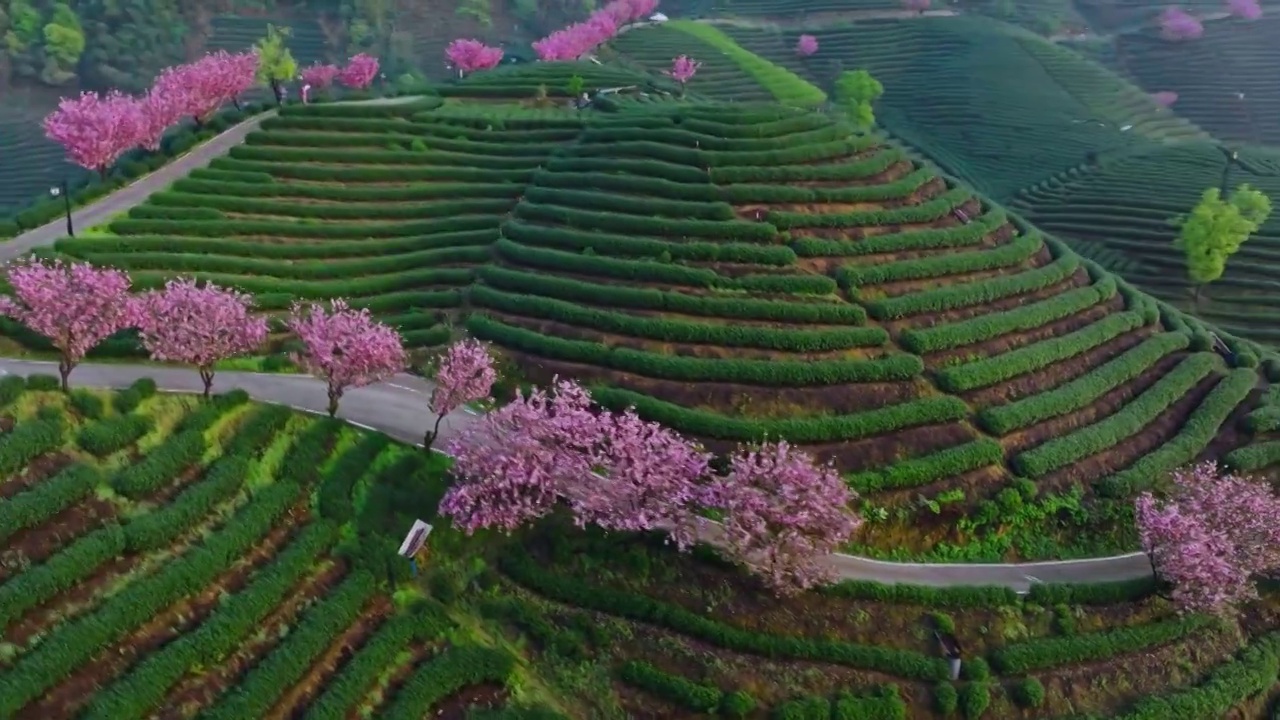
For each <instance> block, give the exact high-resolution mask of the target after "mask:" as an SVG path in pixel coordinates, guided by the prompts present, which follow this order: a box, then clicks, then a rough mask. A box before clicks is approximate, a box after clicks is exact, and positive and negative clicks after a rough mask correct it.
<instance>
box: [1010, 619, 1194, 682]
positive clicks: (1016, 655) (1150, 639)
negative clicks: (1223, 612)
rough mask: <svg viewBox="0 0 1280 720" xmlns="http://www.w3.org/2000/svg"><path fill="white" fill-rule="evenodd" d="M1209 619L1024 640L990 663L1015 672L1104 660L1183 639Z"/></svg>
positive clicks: (1171, 621)
mask: <svg viewBox="0 0 1280 720" xmlns="http://www.w3.org/2000/svg"><path fill="white" fill-rule="evenodd" d="M1208 622H1209V620H1208V619H1207V618H1205V617H1203V616H1199V615H1193V616H1189V617H1185V618H1177V619H1174V620H1164V621H1159V622H1153V623H1148V624H1145V625H1134V626H1130V627H1122V628H1115V629H1112V630H1103V631H1100V632H1092V633H1086V634H1082V635H1073V636H1070V637H1045V638H1036V639H1033V640H1024V641H1022V642H1017V643H1013V644H1011V645H1005V646H1004V647H1001V648H997V649H995V650H994V651H992V653H991V662H992V664H994V665H995V667H996V669H998V670H999V671H1000V672H1002V673H1006V674H1010V675H1012V674H1019V673H1026V672H1031V671H1033V670H1044V669H1047V668H1053V667H1057V666H1059V665H1067V664H1071V663H1080V662H1089V661H1092V660H1101V659H1103V658H1108V657H1112V656H1114V655H1121V654H1124V653H1132V652H1139V651H1142V650H1146V649H1148V648H1152V647H1155V646H1157V645H1164V644H1166V643H1170V642H1174V641H1175V640H1180V639H1182V638H1185V637H1187V636H1188V635H1190V634H1191V633H1193V632H1195V631H1197V630H1200V629H1201V628H1203V627H1205V625H1206V624H1207V623H1208Z"/></svg>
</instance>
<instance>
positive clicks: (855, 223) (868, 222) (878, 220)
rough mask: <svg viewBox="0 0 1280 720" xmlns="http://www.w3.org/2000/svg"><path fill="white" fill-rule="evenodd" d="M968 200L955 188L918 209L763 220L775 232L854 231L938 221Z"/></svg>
mask: <svg viewBox="0 0 1280 720" xmlns="http://www.w3.org/2000/svg"><path fill="white" fill-rule="evenodd" d="M971 199H972V196H971V195H970V194H969V191H968V190H965V189H963V188H956V189H953V190H949V191H947V192H946V193H944V194H942V195H939V196H938V197H936V198H932V199H930V200H927V201H925V202H923V203H920V204H918V205H907V206H905V207H899V208H889V209H882V210H858V211H853V212H847V213H822V214H817V215H811V214H808V213H797V212H784V211H780V210H771V211H769V214H768V215H767V216H766V218H765V219H766V220H767V221H768V222H770V223H773V225H774V226H775V227H777V228H778V229H779V230H793V229H796V228H856V227H867V226H880V225H897V224H903V223H925V222H932V221H934V220H937V219H938V218H941V217H943V216H945V215H947V214H948V213H950V212H952V211H953V210H955V209H956V208H958V207H960V206H961V205H964V204H965V203H966V202H968V201H969V200H971Z"/></svg>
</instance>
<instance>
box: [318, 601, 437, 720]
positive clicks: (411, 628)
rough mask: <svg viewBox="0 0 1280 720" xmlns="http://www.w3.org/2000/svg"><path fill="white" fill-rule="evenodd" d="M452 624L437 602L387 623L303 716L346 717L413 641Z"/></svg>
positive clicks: (332, 719)
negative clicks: (437, 607) (434, 604)
mask: <svg viewBox="0 0 1280 720" xmlns="http://www.w3.org/2000/svg"><path fill="white" fill-rule="evenodd" d="M449 626H450V622H449V620H448V618H447V617H446V616H445V614H444V613H443V612H442V611H440V610H438V609H436V607H435V606H433V605H424V606H422V607H418V608H414V609H413V610H410V611H409V612H407V613H404V614H401V615H397V616H395V617H393V618H392V619H390V620H388V621H387V622H385V623H383V624H382V626H381V627H379V628H378V631H377V632H376V633H375V634H374V636H373V637H372V638H370V639H369V641H368V642H367V643H365V644H364V646H363V647H361V648H360V650H359V652H357V653H356V655H355V657H354V658H352V659H351V661H350V662H348V663H347V664H346V665H345V666H344V667H343V668H342V670H341V671H340V672H339V673H338V675H337V677H335V678H333V680H332V681H331V682H329V683H327V684H326V685H325V689H324V693H323V694H321V695H320V696H319V697H318V698H316V700H315V701H314V702H312V703H311V705H310V706H308V707H307V711H306V714H305V715H303V716H302V718H303V720H346V718H347V716H348V715H349V714H350V711H351V708H352V707H353V706H354V705H355V704H356V703H358V702H360V701H361V700H362V699H363V698H364V696H365V694H366V693H367V692H368V691H369V688H370V687H372V686H373V685H374V683H375V682H377V680H378V677H379V676H380V675H381V674H382V673H383V672H384V671H385V670H386V669H387V668H388V667H391V666H392V665H394V664H395V662H396V658H397V657H398V656H399V655H400V653H401V651H403V650H404V648H405V647H406V646H408V644H409V642H410V641H412V640H414V639H422V640H427V639H431V638H434V637H435V636H437V635H439V634H441V633H443V632H445V630H447V629H448V628H449Z"/></svg>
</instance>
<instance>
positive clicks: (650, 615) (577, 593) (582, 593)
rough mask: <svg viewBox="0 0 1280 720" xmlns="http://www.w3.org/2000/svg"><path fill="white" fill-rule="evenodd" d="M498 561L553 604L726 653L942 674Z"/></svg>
mask: <svg viewBox="0 0 1280 720" xmlns="http://www.w3.org/2000/svg"><path fill="white" fill-rule="evenodd" d="M499 563H500V565H501V567H502V570H503V571H504V572H505V573H506V574H507V575H508V576H510V577H511V579H513V580H515V581H516V582H518V583H519V584H521V585H523V586H525V587H527V588H529V589H531V590H533V591H535V592H537V593H539V594H541V595H545V596H547V597H549V598H551V599H553V600H556V601H557V602H562V603H566V604H569V605H575V606H577V607H581V608H584V609H588V610H594V611H596V612H602V613H607V614H610V615H618V616H621V617H624V618H627V619H629V620H633V621H636V622H644V623H650V624H653V625H657V626H658V627H662V628H666V629H668V630H672V631H674V632H678V633H680V634H682V635H688V636H690V637H692V638H696V639H698V640H701V641H703V642H706V643H710V644H712V645H715V646H717V647H721V648H724V649H726V650H733V651H735V652H743V653H751V654H755V655H761V656H764V657H768V658H779V659H795V660H810V661H814V662H829V663H833V664H839V665H847V666H850V667H855V668H860V669H865V670H873V671H877V672H884V673H889V674H892V675H897V676H900V677H904V678H911V679H916V680H941V679H943V678H945V677H946V676H947V670H946V666H945V664H944V663H943V661H942V660H941V659H937V658H930V657H926V656H925V655H922V654H920V653H915V652H910V651H907V650H897V649H893V648H886V647H878V646H871V645H857V644H855V643H849V642H843V641H839V640H823V639H817V638H801V637H793V636H774V635H764V634H761V633H756V632H752V631H750V630H743V629H740V628H735V627H731V626H728V625H724V624H722V623H719V622H717V621H715V620H712V619H710V618H707V617H703V616H701V615H696V614H694V613H691V612H689V611H688V610H685V609H684V608H681V607H678V606H675V605H668V604H666V603H663V602H659V601H657V600H654V599H652V598H649V597H646V596H643V595H638V594H635V593H630V592H626V591H623V590H617V589H614V588H609V587H603V586H596V585H588V584H586V583H583V582H581V581H579V580H576V579H573V578H569V577H563V576H557V575H554V574H551V573H548V572H547V571H546V569H545V568H543V567H540V566H539V565H538V564H537V563H535V562H534V561H533V560H532V559H531V558H530V557H529V556H528V555H524V554H521V553H519V552H513V553H509V554H506V555H504V556H503V557H502V558H501V559H500V560H499Z"/></svg>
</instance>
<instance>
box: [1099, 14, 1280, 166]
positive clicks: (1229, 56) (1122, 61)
mask: <svg viewBox="0 0 1280 720" xmlns="http://www.w3.org/2000/svg"><path fill="white" fill-rule="evenodd" d="M1277 32H1280V19H1277V18H1276V17H1274V16H1264V17H1263V18H1262V19H1260V20H1257V21H1255V22H1245V21H1242V20H1218V21H1214V22H1209V23H1205V32H1204V37H1202V38H1200V39H1198V40H1196V41H1195V42H1190V43H1169V42H1166V41H1164V40H1161V39H1160V37H1159V36H1158V35H1157V34H1156V33H1155V32H1154V31H1147V32H1142V33H1132V34H1126V35H1120V36H1119V37H1117V38H1116V41H1115V60H1114V62H1115V63H1116V66H1117V67H1118V68H1119V69H1120V70H1121V71H1122V72H1124V73H1125V74H1127V75H1129V76H1130V77H1132V78H1133V79H1134V80H1135V81H1136V82H1137V83H1138V84H1140V85H1142V87H1144V88H1147V89H1148V90H1150V91H1152V92H1156V91H1160V90H1172V91H1174V92H1176V93H1178V102H1177V103H1176V104H1174V105H1173V109H1174V111H1176V112H1177V113H1178V114H1179V115H1181V116H1182V117H1185V118H1187V119H1188V120H1191V121H1192V122H1194V123H1197V124H1199V125H1200V126H1201V127H1203V128H1204V129H1206V130H1208V131H1209V132H1211V133H1213V134H1214V135H1215V136H1217V137H1220V138H1223V139H1226V140H1239V141H1244V142H1251V143H1266V144H1270V145H1274V144H1277V143H1280V90H1278V89H1277V88H1276V83H1275V81H1274V75H1273V73H1272V72H1271V69H1272V68H1273V67H1275V64H1276V62H1277V60H1278V59H1280V48H1277V47H1276V43H1275V38H1276V33H1277Z"/></svg>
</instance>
